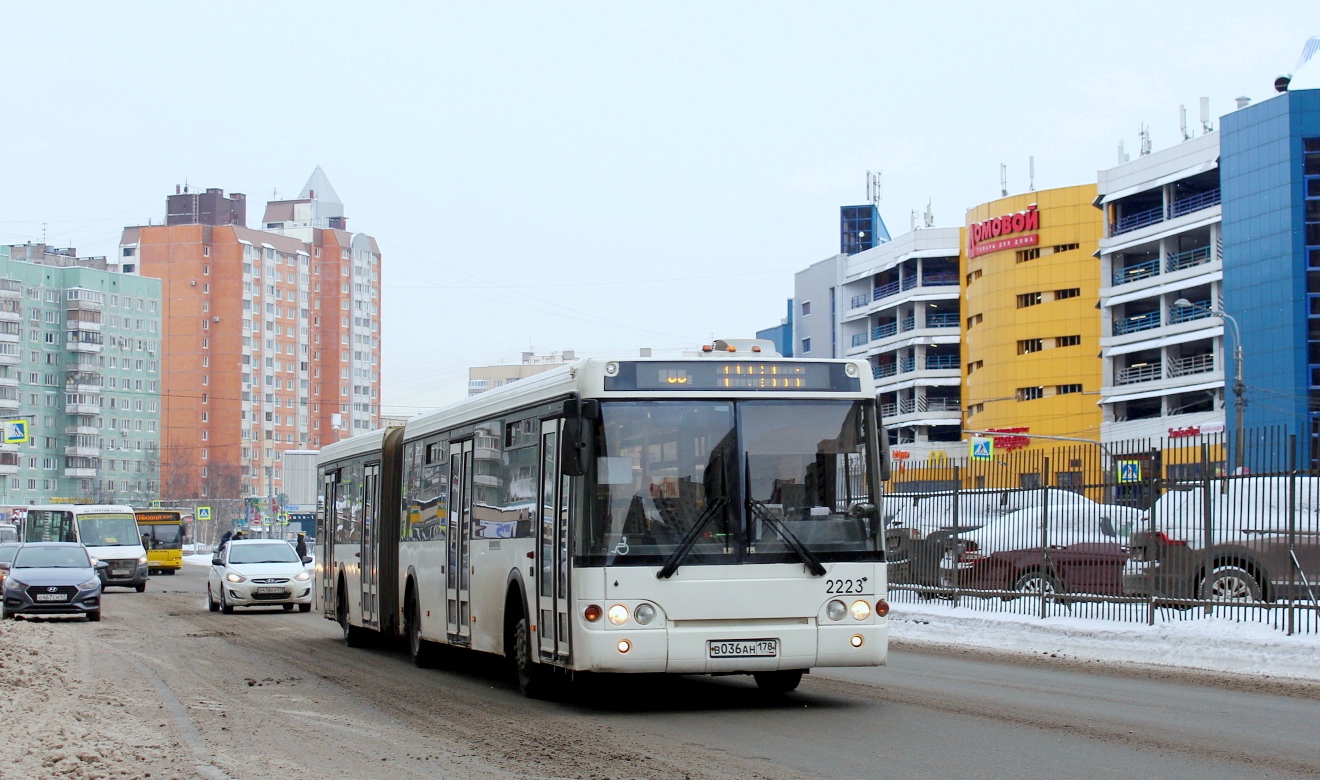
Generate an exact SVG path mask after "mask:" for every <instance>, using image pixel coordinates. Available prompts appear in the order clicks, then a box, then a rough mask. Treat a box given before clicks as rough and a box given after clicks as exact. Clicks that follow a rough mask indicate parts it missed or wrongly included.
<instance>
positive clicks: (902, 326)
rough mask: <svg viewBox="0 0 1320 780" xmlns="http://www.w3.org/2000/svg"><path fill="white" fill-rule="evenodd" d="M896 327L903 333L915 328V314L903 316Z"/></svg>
mask: <svg viewBox="0 0 1320 780" xmlns="http://www.w3.org/2000/svg"><path fill="white" fill-rule="evenodd" d="M898 329H899V330H901V331H902V332H904V333H907V332H908V331H910V330H916V329H917V318H916V315H913V314H909V315H908V316H906V317H904V318H903V321H902V322H901V323H899V328H898Z"/></svg>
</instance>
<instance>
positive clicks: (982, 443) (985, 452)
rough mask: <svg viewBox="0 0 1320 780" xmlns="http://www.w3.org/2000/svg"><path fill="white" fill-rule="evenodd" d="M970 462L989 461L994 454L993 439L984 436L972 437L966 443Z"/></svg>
mask: <svg viewBox="0 0 1320 780" xmlns="http://www.w3.org/2000/svg"><path fill="white" fill-rule="evenodd" d="M968 445H969V452H970V454H971V458H972V460H990V457H991V455H993V453H994V449H995V444H994V439H991V438H989V437H986V436H973V437H972V438H971V440H970V441H969V442H968Z"/></svg>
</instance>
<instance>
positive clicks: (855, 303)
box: [848, 295, 871, 309]
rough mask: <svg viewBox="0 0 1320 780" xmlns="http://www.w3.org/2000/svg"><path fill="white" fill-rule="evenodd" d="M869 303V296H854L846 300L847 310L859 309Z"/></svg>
mask: <svg viewBox="0 0 1320 780" xmlns="http://www.w3.org/2000/svg"><path fill="white" fill-rule="evenodd" d="M870 302H871V296H869V295H854V296H853V297H852V298H850V299H849V300H848V308H849V309H860V308H862V307H863V306H865V305H866V304H868V303H870Z"/></svg>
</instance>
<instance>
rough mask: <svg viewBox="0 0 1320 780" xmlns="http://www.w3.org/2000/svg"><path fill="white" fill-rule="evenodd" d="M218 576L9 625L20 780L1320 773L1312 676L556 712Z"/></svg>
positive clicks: (1115, 676) (1034, 679) (722, 688)
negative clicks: (219, 596) (271, 602)
mask: <svg viewBox="0 0 1320 780" xmlns="http://www.w3.org/2000/svg"><path fill="white" fill-rule="evenodd" d="M205 573H206V569H205V568H204V567H185V569H184V571H183V572H182V573H181V574H179V575H178V576H174V577H155V578H152V580H151V583H150V586H149V587H148V590H147V592H146V593H144V594H136V593H131V592H122V591H113V592H111V593H110V594H109V595H108V596H107V598H106V604H105V619H104V621H103V622H102V623H100V624H88V623H82V622H77V623H57V622H50V623H41V624H31V623H26V622H24V623H22V624H18V625H15V624H14V622H13V621H6V623H5V625H3V626H0V643H3V646H4V647H5V648H6V650H7V652H6V654H5V656H4V660H3V662H2V663H0V683H4V684H5V688H6V690H8V691H9V694H8V701H7V702H6V705H5V709H6V715H7V721H8V723H9V724H10V725H11V726H12V725H14V724H17V723H23V724H25V728H24V729H23V730H21V731H16V730H15V729H12V728H11V729H6V732H7V737H6V739H5V740H4V741H0V777H4V778H10V777H13V778H29V777H32V778H44V777H51V776H66V777H70V778H74V779H75V780H77V779H78V778H92V777H143V776H146V773H147V772H150V773H151V775H150V776H151V777H152V778H153V780H157V778H162V777H164V778H169V777H203V778H219V779H223V778H241V779H243V780H247V779H248V778H252V779H254V780H256V779H258V778H280V779H281V780H286V779H287V778H290V777H308V776H311V777H356V778H413V777H417V778H420V777H446V778H477V777H483V778H484V777H517V778H524V777H528V778H531V777H537V778H540V777H545V778H591V779H592V780H602V779H603V778H613V779H614V780H619V779H620V778H676V779H677V780H684V779H685V778H686V779H687V780H694V779H696V778H730V779H732V778H767V779H769V778H899V777H902V778H907V777H938V778H986V777H1012V778H1015V780H1032V779H1034V778H1042V779H1043V778H1051V779H1054V778H1085V780H1098V779H1099V778H1128V777H1137V776H1140V777H1143V778H1197V779H1198V780H1215V779H1217V778H1239V777H1243V776H1246V775H1248V774H1250V775H1252V776H1256V777H1320V769H1318V767H1320V748H1317V747H1316V745H1317V744H1320V740H1318V739H1317V737H1320V725H1317V720H1316V717H1315V714H1316V712H1317V711H1320V703H1318V702H1317V700H1316V698H1315V697H1316V688H1314V687H1308V686H1306V685H1300V684H1297V685H1294V684H1289V683H1286V682H1279V681H1277V680H1262V681H1260V682H1259V683H1256V682H1253V681H1252V680H1250V679H1249V678H1235V679H1231V680H1224V681H1222V682H1220V681H1215V680H1213V679H1211V678H1209V677H1207V676H1206V675H1204V674H1200V675H1196V676H1191V677H1187V676H1183V675H1180V674H1178V673H1176V672H1172V671H1160V672H1152V671H1150V670H1149V669H1143V670H1139V671H1136V672H1134V673H1132V674H1126V673H1122V672H1121V671H1117V670H1116V669H1115V668H1114V667H1113V666H1104V667H1101V666H1100V665H1088V664H1086V663H1084V662H1080V661H1076V660H1071V659H1063V658H1059V659H1050V658H1040V659H1033V660H1030V661H1023V660H1020V659H1019V660H1017V661H1014V662H1012V663H1006V662H1005V661H1004V659H1000V658H995V657H992V656H989V655H987V654H985V653H983V652H935V651H931V650H929V649H903V648H898V649H896V650H895V652H894V653H893V654H892V656H891V663H890V666H889V667H888V668H885V669H871V670H851V671H832V672H826V673H817V674H814V675H812V676H810V677H808V678H807V679H806V680H805V681H804V682H803V685H802V688H801V689H800V690H799V692H797V693H795V694H793V695H791V696H788V697H785V698H784V699H782V700H778V701H767V700H765V699H763V698H762V697H761V696H760V695H759V694H758V693H757V692H756V690H755V688H754V687H753V685H752V684H751V682H750V680H743V679H741V678H721V679H706V678H680V679H677V680H673V679H670V680H665V681H662V682H658V683H647V682H644V681H638V680H633V679H627V680H623V681H620V684H618V685H617V686H616V687H615V688H613V689H609V690H606V691H602V692H598V693H596V694H595V695H594V696H593V697H592V698H591V699H588V700H584V701H577V702H574V703H550V702H534V701H527V700H525V699H523V698H521V697H520V696H518V694H517V693H516V692H515V691H514V690H513V689H512V688H511V686H510V684H509V682H508V681H507V680H506V679H505V677H504V675H503V669H502V668H501V667H500V666H499V665H498V664H496V663H491V662H481V661H478V662H475V663H473V662H471V661H469V662H466V663H463V664H461V666H463V668H461V669H452V668H451V669H447V670H434V671H428V670H421V669H416V668H414V667H413V666H411V665H410V664H409V663H408V661H407V659H406V657H405V656H404V655H403V654H401V653H397V652H393V651H390V650H368V651H364V650H350V649H348V648H345V647H344V646H343V644H342V643H341V642H340V641H339V638H338V631H337V628H336V626H334V625H333V624H332V623H330V622H328V621H326V620H324V619H323V618H322V617H320V616H319V615H318V614H315V613H312V614H307V615H302V614H297V613H293V614H286V613H283V612H279V611H275V612H243V611H241V610H240V611H239V613H238V614H235V615H220V614H211V613H208V612H206V608H205V604H204V600H205V598H204V588H205ZM34 652H35V655H33V654H32V653H34ZM23 735H29V737H28V738H27V739H26V740H25V739H23V738H22V737H23ZM15 736H18V737H19V738H18V739H15Z"/></svg>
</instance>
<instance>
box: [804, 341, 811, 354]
mask: <svg viewBox="0 0 1320 780" xmlns="http://www.w3.org/2000/svg"><path fill="white" fill-rule="evenodd" d="M810 351H811V339H809V338H807V339H802V353H803V354H806V353H808V352H810Z"/></svg>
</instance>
